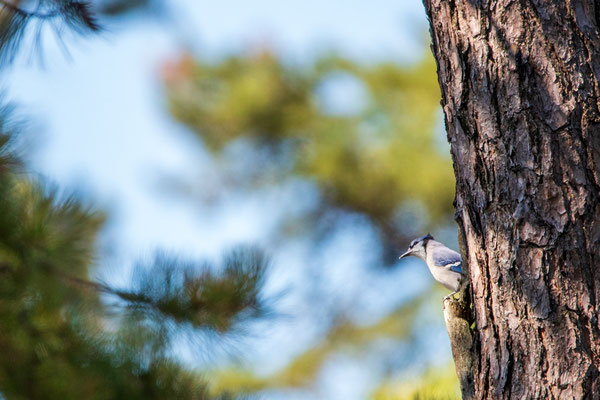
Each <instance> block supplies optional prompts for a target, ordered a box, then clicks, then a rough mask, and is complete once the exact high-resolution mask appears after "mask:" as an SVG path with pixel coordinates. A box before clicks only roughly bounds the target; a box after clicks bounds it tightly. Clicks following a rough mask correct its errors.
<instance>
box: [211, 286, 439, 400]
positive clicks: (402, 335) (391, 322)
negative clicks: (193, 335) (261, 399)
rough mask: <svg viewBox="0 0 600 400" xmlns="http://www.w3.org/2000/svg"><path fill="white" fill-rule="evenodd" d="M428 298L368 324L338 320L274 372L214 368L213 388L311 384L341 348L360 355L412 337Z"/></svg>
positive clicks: (239, 389)
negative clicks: (373, 347) (263, 373)
mask: <svg viewBox="0 0 600 400" xmlns="http://www.w3.org/2000/svg"><path fill="white" fill-rule="evenodd" d="M428 299H429V296H428V295H425V296H421V297H419V298H416V299H414V300H413V301H411V302H409V303H408V304H404V305H403V306H402V307H400V308H399V309H397V310H395V311H394V312H392V313H390V314H388V315H387V316H385V317H384V318H382V319H381V320H379V321H377V322H375V323H373V324H369V325H358V324H356V323H353V322H351V321H348V320H339V321H336V322H335V323H334V324H333V325H332V326H331V327H330V329H329V330H328V332H327V334H326V335H325V336H324V337H323V338H322V339H321V340H320V341H319V342H318V343H317V344H316V345H314V346H313V347H311V348H309V349H307V350H306V351H304V352H303V353H301V354H299V355H298V356H296V357H295V358H294V359H293V360H291V361H290V362H289V363H288V364H287V365H286V366H285V367H284V368H283V369H281V370H279V371H276V372H275V373H273V374H271V375H268V376H258V375H256V374H254V373H253V372H252V371H249V370H246V369H239V368H227V369H221V370H217V371H213V372H212V373H209V374H208V376H209V377H210V379H209V381H210V385H209V388H210V391H211V392H213V393H215V394H219V393H223V392H227V391H229V392H234V393H235V392H242V393H252V392H259V391H261V390H265V389H277V388H293V387H295V388H301V387H308V386H310V385H311V384H312V383H313V382H314V381H315V378H316V377H317V375H318V373H319V372H320V370H321V367H322V366H323V364H324V363H325V361H327V359H328V358H329V357H331V356H332V355H334V354H336V353H338V352H344V353H349V354H354V355H356V356H359V357H360V355H361V353H363V352H364V351H366V349H368V347H369V345H370V344H372V343H375V342H377V341H379V340H384V339H385V340H410V334H411V331H412V322H413V320H414V319H415V317H416V315H417V313H418V311H419V309H420V308H421V307H422V306H423V304H424V303H425V302H426V301H428Z"/></svg>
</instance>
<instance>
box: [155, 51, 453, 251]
mask: <svg viewBox="0 0 600 400" xmlns="http://www.w3.org/2000/svg"><path fill="white" fill-rule="evenodd" d="M434 74H435V64H434V62H433V59H432V58H431V57H427V58H426V59H424V60H423V61H421V62H420V63H418V64H416V65H414V66H408V67H407V66H404V67H401V66H398V65H395V64H391V63H381V64H377V65H373V66H363V65H359V64H357V63H355V62H352V61H350V60H347V59H344V58H340V57H337V56H328V57H323V58H321V59H318V60H317V61H315V62H314V64H312V65H309V66H305V67H299V66H290V65H287V64H285V63H284V62H282V61H281V60H279V59H277V58H276V57H275V56H274V55H273V54H271V53H270V52H268V51H260V52H257V53H254V54H250V55H248V56H245V57H244V56H233V57H229V58H227V59H225V60H223V61H220V62H218V63H213V64H209V63H206V62H203V61H201V60H194V59H193V58H192V57H190V56H189V55H184V56H183V57H181V59H180V60H178V61H176V62H174V63H170V64H167V65H166V67H165V68H164V73H163V75H164V79H165V82H166V84H167V88H168V96H169V105H170V109H171V112H172V113H173V115H174V116H175V117H176V118H177V119H179V120H180V121H182V122H183V123H185V124H186V125H187V126H189V127H190V128H191V129H192V130H193V132H195V133H196V134H197V135H198V136H199V138H201V139H202V141H203V143H204V144H205V145H206V147H207V148H208V149H210V150H211V151H212V152H213V153H214V154H215V155H217V156H219V155H220V154H222V153H223V151H224V148H226V146H227V145H229V144H231V143H234V142H236V141H237V142H239V141H240V140H242V139H243V140H249V141H251V142H253V143H254V144H256V145H257V146H258V147H259V148H261V149H263V150H266V151H267V156H266V157H262V158H261V159H260V160H256V159H253V160H252V161H251V163H258V164H259V165H249V166H248V168H246V169H244V170H243V171H245V172H248V171H257V170H258V173H257V174H255V176H254V179H252V178H253V176H250V175H245V176H243V178H239V177H238V179H237V180H236V184H238V185H239V184H246V185H248V186H259V185H261V184H265V183H266V184H271V183H273V181H274V180H275V181H282V180H285V179H289V178H290V177H294V176H296V177H301V178H305V179H307V180H310V181H311V182H314V183H315V184H316V185H317V186H318V187H319V189H320V191H321V194H322V197H323V200H322V203H321V206H320V209H319V211H318V212H316V213H315V214H314V215H313V219H312V221H313V222H316V221H317V220H318V219H319V217H322V216H323V215H324V214H325V213H327V212H329V211H331V210H340V209H341V210H348V211H352V212H358V213H361V214H363V215H366V216H367V217H368V218H369V219H370V220H371V221H372V223H373V224H374V225H375V226H376V227H377V228H378V229H379V231H380V233H381V234H382V235H381V236H382V240H383V243H384V250H386V252H385V254H386V256H387V257H386V261H387V262H391V261H392V260H393V258H392V257H391V256H392V255H395V253H396V252H397V247H398V245H399V244H400V243H403V242H405V241H406V240H408V238H409V237H408V236H412V235H415V234H416V233H418V232H414V231H412V230H411V228H412V227H407V226H403V225H402V222H401V221H402V219H401V218H399V216H400V213H401V211H402V207H403V206H404V205H406V204H415V203H418V204H422V205H423V208H424V210H425V214H424V215H420V216H419V217H421V218H422V219H423V220H428V221H429V223H426V224H425V226H423V229H434V228H436V227H439V226H440V225H443V224H446V223H447V221H448V217H449V215H451V213H452V210H453V208H452V198H453V195H454V177H453V175H452V169H451V161H450V157H449V153H448V150H447V147H446V145H445V143H443V142H442V141H441V140H439V139H438V138H437V137H436V134H437V133H438V132H439V129H441V127H440V126H441V125H440V124H441V119H440V118H441V115H440V114H439V98H440V94H439V88H438V86H437V85H436V84H435V79H434V76H435V75H434ZM248 151H252V150H251V148H248ZM282 154H284V156H283V157H282V156H281V155H282ZM273 170H275V171H276V173H275V174H274V175H275V176H273V174H271V175H270V176H268V179H266V176H267V174H266V172H272V171H273ZM302 217H303V223H304V224H306V223H307V218H306V217H307V216H302ZM309 226H310V229H313V230H314V229H315V224H314V223H313V224H309Z"/></svg>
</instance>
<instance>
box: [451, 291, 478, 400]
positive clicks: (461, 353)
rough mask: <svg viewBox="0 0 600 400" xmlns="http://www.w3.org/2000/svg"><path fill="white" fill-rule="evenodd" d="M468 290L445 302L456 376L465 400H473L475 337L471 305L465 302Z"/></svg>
mask: <svg viewBox="0 0 600 400" xmlns="http://www.w3.org/2000/svg"><path fill="white" fill-rule="evenodd" d="M465 295H466V289H465V288H464V287H463V289H462V290H461V291H460V299H459V300H453V299H447V300H445V301H444V322H445V323H446V330H447V331H448V336H449V337H450V345H451V347H452V357H453V358H454V366H455V368H456V374H457V375H458V379H459V381H460V391H461V393H462V398H463V400H468V399H473V398H474V396H475V385H474V382H473V356H472V348H473V337H472V335H471V329H470V323H469V319H470V318H469V315H470V310H469V303H468V302H466V301H464V300H463V299H465V298H466V296H465Z"/></svg>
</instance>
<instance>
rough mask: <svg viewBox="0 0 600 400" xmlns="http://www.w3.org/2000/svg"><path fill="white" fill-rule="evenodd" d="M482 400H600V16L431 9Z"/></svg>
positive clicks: (550, 5)
mask: <svg viewBox="0 0 600 400" xmlns="http://www.w3.org/2000/svg"><path fill="white" fill-rule="evenodd" d="M424 3H425V8H426V10H427V14H428V16H429V18H430V24H431V33H432V38H433V44H432V49H433V52H434V55H435V58H436V60H437V64H438V77H439V84H440V87H441V91H442V106H443V109H444V113H445V120H446V129H447V132H448V139H449V141H450V144H451V150H452V157H453V160H454V171H455V174H456V184H457V185H456V217H457V221H458V223H459V227H460V229H461V230H462V232H461V233H462V235H463V237H464V244H465V249H466V256H467V257H466V258H467V262H465V263H464V264H465V267H466V268H467V269H468V276H469V277H470V281H471V287H470V295H471V299H472V302H473V312H474V319H475V331H474V332H473V346H471V348H472V357H473V385H474V392H475V396H474V397H475V398H477V399H501V398H523V399H572V398H577V399H580V398H586V399H588V398H590V399H599V398H600V373H599V368H600V321H599V316H600V112H599V104H600V82H599V79H600V34H599V25H600V3H598V2H595V1H594V0H566V1H565V0H562V1H560V0H520V1H515V0H498V1H485V0H425V1H424Z"/></svg>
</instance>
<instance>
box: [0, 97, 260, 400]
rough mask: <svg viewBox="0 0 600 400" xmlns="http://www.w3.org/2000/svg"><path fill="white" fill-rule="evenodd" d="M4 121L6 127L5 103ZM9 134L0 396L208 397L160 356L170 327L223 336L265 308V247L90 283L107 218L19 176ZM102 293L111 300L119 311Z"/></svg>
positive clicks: (1, 247) (0, 252) (0, 257)
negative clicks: (127, 279)
mask: <svg viewBox="0 0 600 400" xmlns="http://www.w3.org/2000/svg"><path fill="white" fill-rule="evenodd" d="M0 120H2V121H3V123H2V124H0V126H2V127H6V126H10V125H11V124H9V123H8V122H10V114H8V113H7V112H6V109H5V112H4V113H3V114H2V115H0ZM10 137H11V136H10V134H9V133H8V131H7V130H5V132H4V134H3V136H2V137H1V138H2V140H0V209H1V210H2V212H1V213H0V277H1V279H0V327H1V329H0V392H1V393H2V396H3V398H6V399H83V398H85V399H112V398H127V399H142V398H143V399H151V398H157V399H163V398H177V399H209V398H211V399H212V398H215V397H214V396H210V395H209V394H208V392H207V391H206V390H205V382H204V380H203V379H202V378H201V376H200V374H199V373H197V372H194V371H189V370H187V369H185V368H184V367H183V366H181V365H180V364H179V363H178V362H177V361H175V360H173V359H171V358H170V357H169V356H168V353H169V348H170V345H171V334H176V333H177V331H178V330H179V329H182V328H181V327H182V326H183V327H187V328H188V329H191V330H198V332H196V334H202V332H203V331H206V330H212V331H216V332H218V333H225V332H229V331H231V330H232V329H234V328H235V327H236V326H238V325H241V324H243V323H244V322H245V321H247V320H248V319H249V318H257V317H260V316H262V315H263V312H264V301H263V299H262V298H261V295H260V292H261V287H262V283H263V277H264V272H265V267H266V264H267V261H266V259H265V257H264V255H262V253H260V252H259V251H258V250H256V249H253V248H239V249H236V250H234V251H232V252H230V253H229V254H227V255H225V257H224V259H223V266H222V268H221V269H220V271H219V270H218V269H217V268H216V267H215V266H212V265H210V264H209V263H208V262H204V263H201V264H200V265H196V264H194V263H182V262H179V261H177V260H173V259H169V258H167V257H159V258H158V259H157V260H156V261H155V262H154V263H153V264H152V265H150V266H149V267H147V268H143V269H142V268H139V269H138V271H137V272H136V274H135V275H134V279H133V281H134V285H133V288H130V289H117V288H113V287H110V286H108V285H106V284H102V283H98V282H94V281H91V280H89V278H88V275H89V273H90V268H91V267H92V265H93V264H94V262H95V258H96V235H97V232H98V230H99V228H100V227H101V226H102V223H103V221H104V217H103V215H102V214H101V213H99V212H94V211H92V210H91V209H90V208H88V207H84V206H83V205H82V204H81V202H79V201H78V200H76V199H75V198H72V197H67V196H61V195H60V194H59V193H58V191H57V190H50V189H48V188H47V187H45V185H43V184H41V183H38V182H32V181H30V180H28V179H27V178H26V176H24V175H22V174H18V173H16V172H15V167H16V166H19V165H20V162H19V160H18V157H17V156H16V155H15V153H14V150H13V149H11V144H12V140H11V139H10ZM102 293H105V294H107V295H109V296H110V297H113V298H114V299H117V300H118V304H117V305H116V309H114V310H116V311H117V313H116V316H115V313H114V311H113V313H112V315H113V316H112V317H111V316H110V315H111V313H107V310H106V307H105V306H104V305H103V303H102V302H101V301H100V294H102ZM111 308H112V307H111ZM119 316H120V318H119ZM133 316H135V317H133ZM109 327H112V328H111V329H109ZM165 327H169V329H165ZM115 328H116V329H115Z"/></svg>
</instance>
